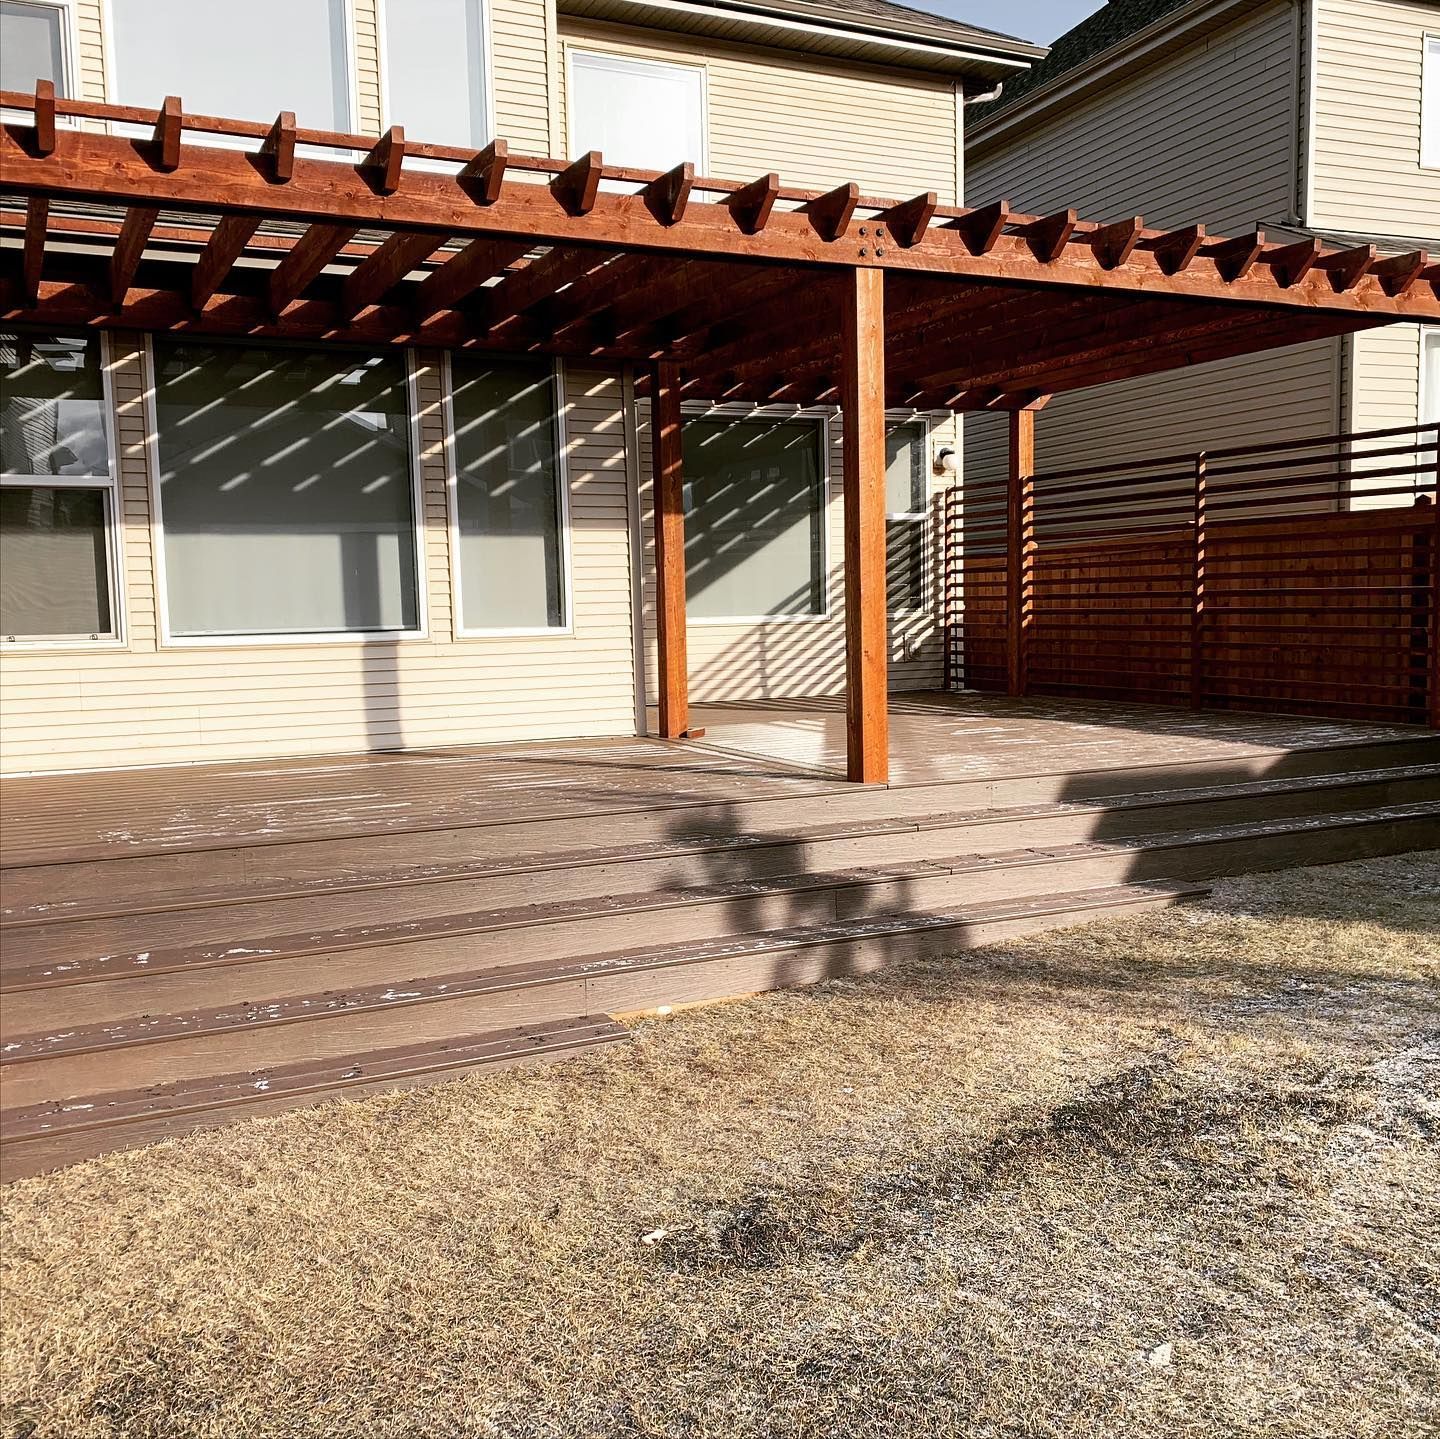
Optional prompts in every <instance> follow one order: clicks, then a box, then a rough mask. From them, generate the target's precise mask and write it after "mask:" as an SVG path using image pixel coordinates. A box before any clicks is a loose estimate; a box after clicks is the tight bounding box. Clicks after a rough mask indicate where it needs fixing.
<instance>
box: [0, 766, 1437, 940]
mask: <svg viewBox="0 0 1440 1439" xmlns="http://www.w3.org/2000/svg"><path fill="white" fill-rule="evenodd" d="M1426 780H1440V764H1428V765H1405V766H1396V767H1393V768H1384V769H1365V770H1355V771H1345V772H1339V773H1325V774H1319V775H1299V776H1290V777H1282V778H1279V779H1262V780H1246V781H1241V782H1230V783H1222V784H1212V785H1197V786H1191V787H1187V788H1172V789H1162V790H1141V791H1135V792H1133V793H1126V794H1118V795H1114V796H1110V797H1107V798H1104V799H1081V800H1061V801H1051V802H1046V803H1036V804H1021V805H1008V806H998V807H995V806H986V807H979V808H967V809H958V810H957V809H946V810H938V811H933V812H927V813H920V814H912V815H903V816H881V817H875V818H869V819H858V818H857V819H849V820H836V821H830V822H829V823H824V824H808V825H793V826H787V827H786V828H784V829H782V830H749V831H746V832H743V833H736V832H734V831H733V830H727V829H726V828H725V827H724V824H723V821H717V822H716V824H715V826H714V828H713V830H712V829H710V828H709V827H708V826H702V825H700V824H699V823H698V822H697V824H696V826H695V827H694V830H693V832H690V833H687V834H683V835H673V836H669V837H666V838H664V839H660V840H643V841H631V842H628V843H622V844H599V845H590V846H586V847H583V848H565V849H558V850H537V851H531V852H528V853H520V854H506V855H497V856H491V857H477V858H473V859H464V860H456V861H451V862H442V863H418V864H417V863H413V862H412V863H405V864H391V865H380V866H377V865H360V866H345V865H337V867H336V868H335V869H334V870H333V871H331V872H327V873H320V874H309V875H303V876H296V877H293V878H285V879H272V880H260V881H254V882H246V883H245V884H244V886H243V888H241V887H239V886H237V883H236V882H235V881H233V880H232V881H229V882H227V883H223V884H214V885H190V886H185V885H172V886H169V887H166V888H163V889H161V890H159V891H156V892H154V893H146V892H144V891H140V892H137V893H135V894H133V895H130V896H126V897H119V896H117V894H116V893H114V892H110V893H106V894H101V895H96V896H95V897H94V898H92V899H89V900H85V899H74V900H62V901H57V902H37V903H32V904H17V905H9V904H7V905H4V906H0V926H3V927H5V928H7V929H14V930H17V931H19V930H24V929H30V928H36V927H41V926H47V925H64V924H69V923H76V922H80V921H84V920H89V919H110V918H122V917H125V916H127V915H136V916H139V915H146V914H159V913H167V912H173V911H181V910H183V911H189V910H202V909H207V908H212V907H221V906H223V907H226V908H232V907H239V906H251V905H262V904H266V903H273V902H275V901H281V900H288V899H304V898H309V897H322V896H330V895H335V896H338V895H342V894H346V893H352V892H360V891H363V890H375V889H396V888H409V887H414V886H421V885H436V886H440V885H444V884H447V883H455V882H458V881H463V880H466V879H477V880H478V879H485V878H491V877H497V878H498V877H501V876H508V875H519V874H526V873H531V872H537V871H546V870H555V871H562V870H570V869H574V868H577V867H590V866H598V865H619V864H626V863H631V862H636V861H643V860H649V859H663V858H666V857H678V856H682V855H706V854H723V853H730V852H735V853H743V852H746V851H756V850H761V849H775V848H783V847H786V846H799V845H804V844H818V843H824V842H826V841H832V840H844V839H865V838H867V837H879V836H885V835H903V834H907V833H918V832H920V831H924V830H935V829H947V828H962V827H963V828H967V829H974V830H976V831H977V832H978V833H979V835H980V836H981V837H982V838H983V834H984V831H985V830H986V829H987V828H991V829H994V828H997V827H999V826H1002V825H1005V824H1011V823H1015V822H1017V821H1022V820H1034V821H1043V820H1046V819H1062V818H1068V817H1081V816H1086V815H1094V816H1096V817H1100V816H1104V817H1106V819H1107V820H1112V819H1113V820H1114V822H1116V823H1121V824H1123V823H1124V817H1125V815H1126V814H1127V813H1133V812H1136V811H1143V810H1149V809H1159V810H1163V809H1166V808H1177V807H1181V806H1190V805H1201V804H1205V803H1207V802H1212V801H1213V802H1216V803H1219V802H1222V801H1223V802H1225V803H1227V804H1229V803H1231V802H1236V801H1245V800H1259V799H1264V798H1267V797H1274V796H1288V795H1301V794H1304V795H1309V794H1324V793H1325V792H1327V791H1331V790H1336V789H1343V788H1348V787H1354V786H1363V785H1381V784H1403V783H1406V782H1424V781H1426ZM597 823H600V824H603V816H601V817H599V818H598V820H597ZM339 843H341V844H343V841H339Z"/></svg>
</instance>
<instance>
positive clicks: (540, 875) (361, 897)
mask: <svg viewBox="0 0 1440 1439" xmlns="http://www.w3.org/2000/svg"><path fill="white" fill-rule="evenodd" d="M1437 799H1440V764H1435V765H1415V766H1407V767H1403V768H1399V769H1393V770H1391V769H1386V770H1378V771H1363V772H1360V773H1353V774H1336V775H1329V774H1326V775H1317V776H1302V777H1299V778H1290V779H1279V780H1261V781H1251V782H1248V783H1245V784H1228V785H1210V786H1201V787H1196V788H1191V789H1177V790H1162V791H1158V792H1147V793H1139V794H1131V795H1119V796H1115V797H1113V798H1111V799H1109V800H1107V801H1105V802H1101V803H1097V802H1087V803H1069V802H1060V803H1047V804H1036V805H1020V806H1010V807H1006V808H1001V809H980V810H959V811H955V810H950V811H938V812H935V811H932V812H926V813H923V814H917V815H913V816H909V817H904V818H880V819H869V820H863V821H862V820H850V821H847V822H843V823H831V824H808V825H795V826H793V827H791V828H789V829H787V830H786V831H784V832H782V833H769V832H765V831H760V832H750V833H735V832H733V831H732V832H720V833H714V834H708V833H707V834H700V835H694V836H688V837H679V838H675V839H670V840H665V841H652V842H648V843H638V842H637V843H632V844H601V845H594V846H590V847H587V848H581V849H567V850H560V851H553V850H552V851H544V850H542V851H538V852H532V853H519V854H515V853H512V854H506V855H501V856H496V857H493V858H488V859H486V858H481V859H471V860H458V861H451V862H448V863H416V862H414V861H412V860H407V861H406V862H404V863H395V862H393V861H392V862H390V863H388V864H385V865H373V866H369V867H353V866H338V867H336V868H335V869H333V870H332V871H330V872H325V873H316V874H311V875H308V876H300V877H295V878H290V877H286V878H283V879H277V880H272V881H270V882H260V883H255V884H247V885H245V886H244V887H243V889H240V890H237V887H236V886H235V885H234V884H233V883H222V884H201V885H194V886H190V887H181V888H178V889H173V890H162V891H159V892H146V891H141V892H139V893H130V894H127V893H126V892H125V891H124V890H123V889H121V890H118V891H110V892H101V893H99V894H96V895H94V896H93V897H91V898H90V899H88V900H81V899H74V900H70V901H58V902H57V901H39V902H34V903H30V904H23V903H11V904H8V905H7V906H6V907H5V908H4V909H3V910H0V924H3V925H4V926H5V930H6V934H7V944H6V950H7V954H8V955H9V956H10V957H11V959H12V960H14V961H15V963H17V964H18V965H19V966H20V968H22V969H33V968H35V967H36V966H37V965H40V966H42V967H43V965H44V964H45V963H46V962H47V961H53V962H54V963H55V964H66V963H68V962H69V960H70V959H71V958H72V957H73V956H74V955H75V954H76V953H85V952H89V951H110V952H115V953H120V952H124V951H125V950H126V949H127V948H129V949H132V950H141V949H156V948H173V947H175V946H177V945H180V944H183V943H198V942H200V941H202V940H204V939H206V938H211V937H226V938H233V937H234V936H236V935H237V934H238V935H255V934H260V933H284V932H286V931H287V930H292V929H299V928H301V927H313V928H321V927H323V926H324V925H325V923H326V922H327V921H330V920H332V919H333V917H334V916H335V915H336V914H338V913H343V914H344V917H345V918H346V920H347V921H348V922H349V923H351V924H361V923H371V922H374V923H379V922H383V921H386V920H398V919H403V918H407V917H423V916H426V915H430V914H434V913H436V912H454V911H458V910H460V909H462V908H466V907H473V908H477V909H478V908H499V907H502V906H505V905H520V904H533V903H536V902H537V901H543V902H547V903H548V902H554V901H556V900H561V899H579V898H584V897H586V896H598V895H607V894H613V893H616V892H621V891H628V890H635V889H641V888H645V889H655V890H674V889H684V888H687V887H690V886H693V885H696V884H704V883H706V882H714V881H716V880H717V879H719V878H724V879H726V880H741V879H745V878H759V877H761V876H766V875H777V874H786V873H794V872H799V871H803V870H807V869H808V870H814V869H825V868H834V867H849V866H865V865H875V864H884V863H886V862H888V861H893V860H895V859H909V860H914V859H917V858H926V857H943V856H944V855H946V854H948V853H953V852H956V849H957V844H958V841H957V840H956V839H955V838H952V837H950V836H948V835H947V834H946V831H960V830H964V831H965V837H964V840H963V847H964V848H965V849H966V850H967V851H971V852H976V853H980V852H986V851H991V850H993V851H996V852H1000V851H1003V850H1004V849H1006V848H1011V847H1016V846H1019V845H1022V844H1023V845H1026V846H1030V847H1034V846H1039V845H1047V844H1059V843H1073V842H1077V841H1081V840H1085V839H1091V838H1101V837H1103V838H1122V837H1127V836H1132V835H1140V834H1146V833H1158V832H1163V831H1166V830H1180V829H1184V828H1188V827H1196V828H1204V827H1207V826H1213V825H1214V824H1217V823H1223V822H1227V821H1240V820H1263V819H1276V818H1286V817H1291V816H1298V815H1305V814H1315V813H1322V812H1326V811H1341V810H1357V809H1368V808H1372V807H1375V806H1379V805H1387V804H1396V803H1404V802H1416V801H1422V800H1437ZM6 888H7V890H8V889H9V886H6ZM42 930H43V933H41V932H39V931H42ZM10 968H11V966H10V965H9V964H6V963H4V962H3V961H0V989H8V988H10V987H11V986H12V983H13V981H12V978H11V975H10V973H9V970H10Z"/></svg>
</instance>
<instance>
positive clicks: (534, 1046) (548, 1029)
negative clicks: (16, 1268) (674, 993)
mask: <svg viewBox="0 0 1440 1439" xmlns="http://www.w3.org/2000/svg"><path fill="white" fill-rule="evenodd" d="M628 1037H629V1031H628V1030H627V1029H626V1028H625V1027H624V1026H623V1025H621V1024H618V1023H617V1022H616V1021H615V1020H613V1019H611V1018H610V1016H608V1015H593V1014H591V1015H578V1016H574V1017H565V1018H562V1019H556V1020H549V1021H546V1022H544V1023H539V1024H532V1025H526V1026H522V1027H518V1028H513V1029H504V1030H494V1031H491V1032H488V1033H483V1034H469V1035H460V1036H457V1037H456V1038H454V1039H449V1040H445V1041H444V1042H442V1043H438V1044H437V1043H430V1044H414V1045H403V1046H398V1047H395V1048H389V1049H383V1050H376V1051H372V1052H369V1053H365V1054H357V1055H354V1056H352V1057H349V1058H346V1059H344V1060H333V1059H319V1060H315V1059H311V1060H303V1061H299V1062H296V1063H293V1064H283V1065H273V1066H270V1067H267V1068H265V1069H258V1070H253V1071H247V1072H242V1073H233V1074H222V1075H208V1076H205V1077H204V1078H202V1079H195V1080H182V1081H175V1082H171V1083H167V1084H156V1085H148V1086H145V1087H144V1088H141V1089H133V1090H117V1091H112V1092H109V1093H105V1094H96V1095H90V1096H86V1097H84V1098H80V1099H67V1100H62V1101H53V1102H45V1103H39V1104H27V1105H23V1106H17V1107H16V1108H14V1109H12V1110H9V1111H7V1112H5V1113H3V1114H0V1132H3V1136H4V1138H5V1140H6V1142H7V1143H14V1142H16V1141H19V1140H26V1139H39V1138H42V1137H48V1136H52V1135H54V1134H56V1133H58V1132H60V1131H62V1130H63V1131H67V1132H73V1131H75V1130H79V1129H94V1128H99V1127H103V1126H109V1125H118V1124H123V1123H127V1122H132V1121H136V1120H140V1119H155V1118H159V1117H162V1116H179V1115H183V1114H186V1113H191V1112H196V1111H211V1110H217V1109H224V1108H227V1107H233V1106H237V1105H248V1104H253V1103H254V1102H255V1101H257V1100H260V1099H267V1100H283V1099H284V1098H286V1097H289V1096H299V1095H307V1094H316V1093H322V1092H325V1091H332V1090H335V1091H341V1090H344V1089H346V1088H353V1087H355V1086H358V1085H375V1084H378V1083H384V1082H387V1081H400V1080H404V1079H406V1078H410V1077H419V1076H423V1075H427V1074H435V1073H440V1072H444V1071H447V1070H453V1069H459V1068H466V1069H469V1068H473V1067H475V1066H480V1065H485V1064H494V1063H497V1062H501V1061H506V1062H515V1061H517V1060H522V1061H523V1060H525V1059H530V1058H536V1059H538V1058H552V1057H556V1056H558V1055H561V1054H566V1053H570V1052H572V1051H576V1050H580V1049H587V1048H593V1047H596V1046H598V1045H604V1044H613V1043H617V1042H620V1041H622V1040H625V1039H627V1038H628Z"/></svg>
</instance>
